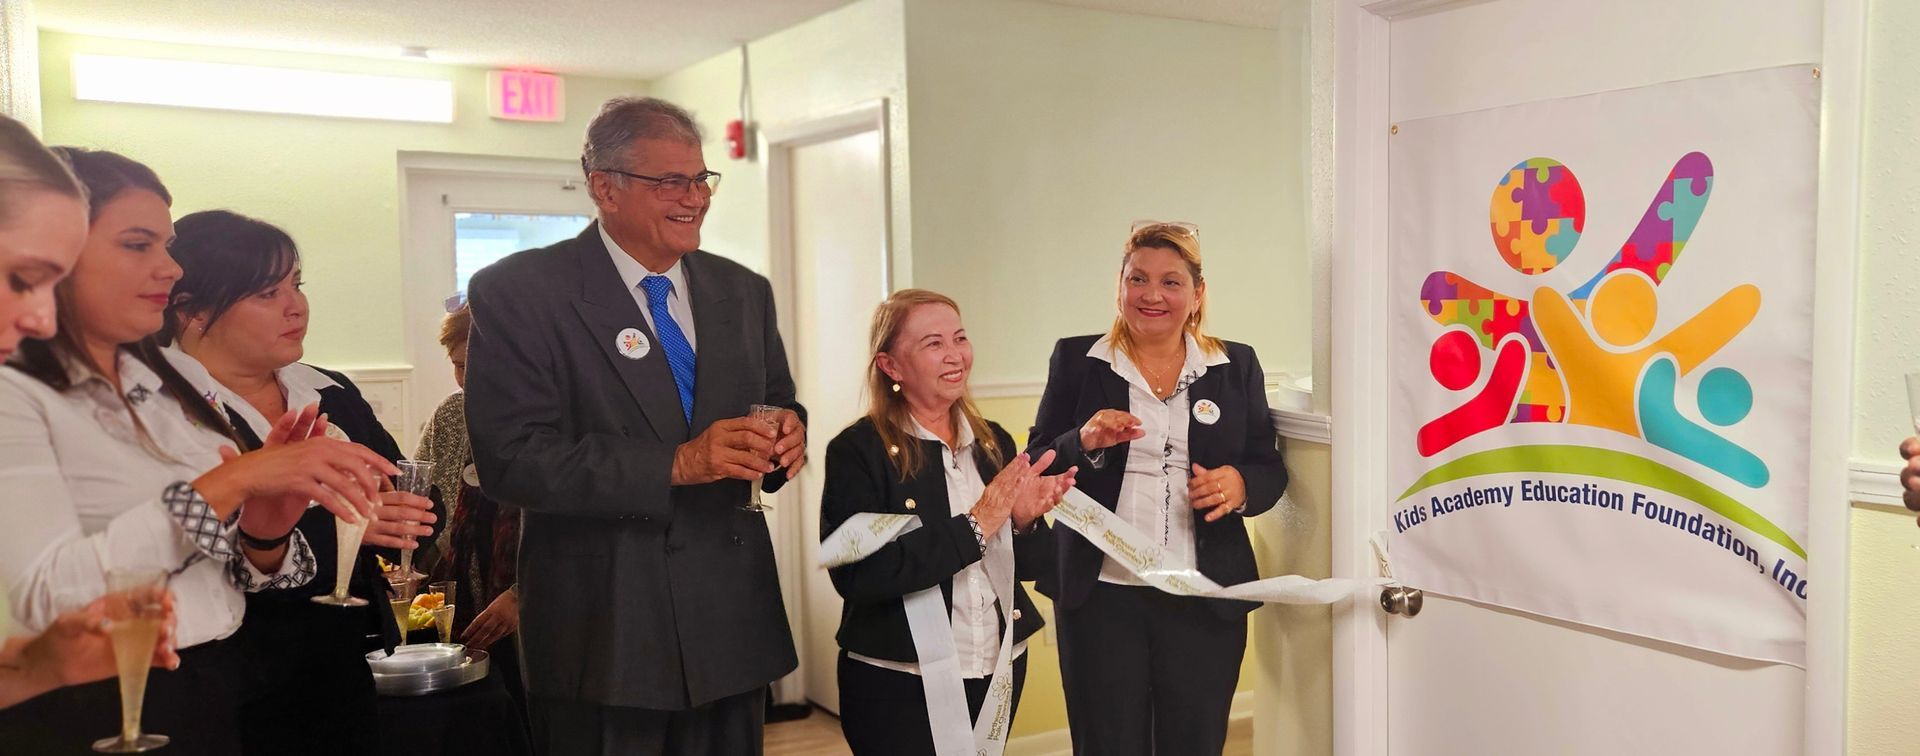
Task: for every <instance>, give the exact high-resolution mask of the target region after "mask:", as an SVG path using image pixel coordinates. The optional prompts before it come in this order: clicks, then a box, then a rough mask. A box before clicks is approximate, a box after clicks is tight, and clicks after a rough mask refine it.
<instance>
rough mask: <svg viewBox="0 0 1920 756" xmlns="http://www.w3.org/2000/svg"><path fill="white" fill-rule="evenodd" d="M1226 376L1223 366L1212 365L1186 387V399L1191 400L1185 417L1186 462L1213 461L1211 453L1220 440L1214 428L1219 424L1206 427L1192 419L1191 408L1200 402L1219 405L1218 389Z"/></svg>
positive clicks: (1224, 381) (1219, 392) (1204, 424)
mask: <svg viewBox="0 0 1920 756" xmlns="http://www.w3.org/2000/svg"><path fill="white" fill-rule="evenodd" d="M1226 375H1227V371H1226V366H1225V365H1214V366H1213V367H1210V368H1207V374H1206V375H1203V376H1200V379H1199V380H1197V381H1194V382H1193V385H1192V386H1188V387H1187V397H1188V398H1189V399H1190V400H1191V401H1189V402H1187V417H1186V423H1187V459H1188V460H1191V461H1195V462H1198V461H1199V460H1203V459H1214V456H1213V451H1214V448H1215V447H1216V446H1218V444H1219V440H1220V439H1219V438H1218V434H1217V433H1216V432H1215V431H1214V428H1215V427H1216V426H1218V425H1219V424H1218V423H1217V422H1216V423H1215V424H1214V425H1207V424H1206V423H1203V422H1200V421H1199V420H1196V419H1194V414H1193V406H1194V405H1196V404H1199V403H1200V402H1201V400H1212V401H1213V403H1214V404H1215V405H1216V406H1217V405H1219V404H1220V394H1221V391H1220V389H1221V387H1222V386H1223V385H1224V384H1225V383H1226ZM1222 412H1224V408H1223V409H1222Z"/></svg>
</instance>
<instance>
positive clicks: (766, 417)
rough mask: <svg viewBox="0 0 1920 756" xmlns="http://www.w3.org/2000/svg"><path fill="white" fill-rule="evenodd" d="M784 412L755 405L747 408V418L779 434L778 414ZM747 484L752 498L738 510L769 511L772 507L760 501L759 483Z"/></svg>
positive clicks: (765, 405) (762, 405)
mask: <svg viewBox="0 0 1920 756" xmlns="http://www.w3.org/2000/svg"><path fill="white" fill-rule="evenodd" d="M785 411H786V408H785V407H775V406H772V405H767V404H755V405H753V406H751V407H748V408H747V417H750V418H753V419H754V420H756V421H759V422H760V423H761V424H762V425H765V426H767V427H768V428H772V429H773V431H774V433H776V434H778V433H779V432H780V413H782V412H785ZM747 483H748V485H749V490H751V491H752V492H753V497H752V498H750V499H748V500H747V503H746V505H745V506H742V507H740V508H741V509H744V510H747V511H748V512H765V511H767V510H769V509H772V508H773V505H771V504H767V503H765V502H762V501H761V500H760V481H757V480H750V481H747Z"/></svg>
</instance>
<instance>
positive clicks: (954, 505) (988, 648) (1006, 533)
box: [847, 420, 1027, 678]
mask: <svg viewBox="0 0 1920 756" xmlns="http://www.w3.org/2000/svg"><path fill="white" fill-rule="evenodd" d="M911 430H912V431H913V435H914V436H915V437H916V438H919V439H921V440H923V441H940V469H941V470H942V471H943V472H944V473H945V477H946V481H947V505H948V507H949V508H950V509H951V510H952V511H953V512H955V513H961V512H965V511H966V510H968V509H971V508H972V507H973V503H974V502H976V501H979V500H980V496H981V494H983V493H985V492H986V490H987V484H986V482H985V481H983V480H981V478H980V468H979V466H978V465H976V464H975V463H974V459H973V454H974V451H975V449H974V437H973V428H971V427H969V426H968V425H967V424H966V423H960V424H959V427H958V428H956V429H955V430H956V431H957V432H958V436H957V438H956V440H957V441H958V442H959V444H960V448H958V449H955V448H953V447H951V446H948V445H947V443H946V442H945V441H941V440H940V437H939V436H936V435H934V434H933V432H932V431H929V430H927V428H926V426H924V425H921V424H920V421H919V420H914V421H913V428H912V429H911ZM987 548H989V549H1009V550H1011V549H1012V548H1013V524H1012V523H1011V522H1009V523H1008V524H1007V526H1006V527H1003V528H1001V529H1000V530H999V532H997V533H994V534H993V538H990V539H988V540H987ZM999 607H1000V601H999V599H997V598H995V597H994V595H993V583H992V582H991V581H989V580H988V579H987V564H986V560H985V559H984V558H983V559H981V560H979V561H976V562H974V563H973V564H969V565H967V566H966V568H964V569H962V570H960V571H959V572H957V573H954V576H953V612H952V620H953V644H954V649H955V651H956V652H957V653H956V657H957V658H959V660H960V676H961V677H967V678H974V677H988V676H991V675H992V674H993V667H994V664H995V663H997V662H999V660H1000V609H999ZM1026 651H1027V644H1026V641H1021V642H1020V643H1018V644H1016V645H1015V646H1014V647H1013V658H1015V659H1018V658H1020V655H1021V654H1023V653H1026ZM847 658H849V659H853V660H855V661H861V662H865V663H867V664H871V665H873V666H876V667H880V668H883V669H891V670H893V671H895V672H906V673H908V674H913V675H918V674H920V665H918V664H912V663H908V662H897V661H888V660H886V659H875V658H872V657H868V656H861V655H860V654H856V653H851V652H849V653H848V654H847Z"/></svg>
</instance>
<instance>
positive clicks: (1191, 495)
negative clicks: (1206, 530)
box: [1187, 464, 1247, 522]
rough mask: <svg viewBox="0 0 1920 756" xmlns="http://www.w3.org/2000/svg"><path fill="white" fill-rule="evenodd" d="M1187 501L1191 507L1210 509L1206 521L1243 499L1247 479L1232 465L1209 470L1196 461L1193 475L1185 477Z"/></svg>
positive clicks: (1222, 513)
mask: <svg viewBox="0 0 1920 756" xmlns="http://www.w3.org/2000/svg"><path fill="white" fill-rule="evenodd" d="M1187 503H1188V504H1189V505H1191V506H1192V507H1193V508H1194V509H1205V510H1211V511H1208V512H1207V522H1213V521H1214V520H1218V519H1220V518H1222V517H1225V516H1227V515H1230V514H1233V510H1236V509H1239V508H1240V507H1241V506H1242V505H1244V504H1246V503H1247V481H1246V480H1245V479H1244V478H1241V477H1240V471H1239V470H1235V469H1233V466H1232V465H1222V466H1220V467H1216V468H1213V469H1211V470H1209V469H1207V468H1205V467H1201V466H1200V465H1197V464H1196V465H1194V466H1193V477H1190V478H1187Z"/></svg>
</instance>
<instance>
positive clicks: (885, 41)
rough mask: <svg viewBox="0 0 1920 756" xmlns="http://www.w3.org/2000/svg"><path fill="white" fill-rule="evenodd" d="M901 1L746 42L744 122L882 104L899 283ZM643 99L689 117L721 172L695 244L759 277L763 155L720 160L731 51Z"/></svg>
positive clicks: (905, 225) (869, 2)
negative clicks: (747, 113) (747, 116)
mask: <svg viewBox="0 0 1920 756" xmlns="http://www.w3.org/2000/svg"><path fill="white" fill-rule="evenodd" d="M902 2H903V0H861V1H860V2H856V3H853V4H851V5H848V6H846V7H844V8H841V9H839V10H836V11H833V12H831V13H826V14H823V15H821V16H818V17H815V18H813V19H811V20H808V21H806V22H803V23H801V24H799V25H797V26H794V27H791V28H788V29H785V30H782V31H780V32H776V33H774V34H772V35H769V36H767V37H763V38H761V39H757V40H754V41H752V42H750V43H748V45H747V56H748V61H749V64H750V66H751V73H752V82H753V86H752V89H753V120H754V121H755V122H756V124H757V125H758V126H760V127H761V128H762V129H767V128H774V129H777V128H779V127H781V126H784V125H788V124H792V123H797V122H800V121H803V120H806V119H808V118H814V117H818V116H825V115H832V114H835V113H839V112H843V111H846V110H848V109H851V108H853V107H855V106H858V105H862V104H864V103H868V102H872V101H874V100H879V99H885V100H886V101H887V106H888V122H889V129H888V135H887V137H888V142H889V151H888V166H889V170H890V171H891V173H892V182H891V183H892V192H891V201H892V213H893V216H892V225H893V228H892V240H893V251H894V259H895V261H896V281H898V282H900V285H902V286H905V285H906V283H905V282H906V281H907V280H908V278H907V275H908V274H907V270H906V269H905V263H907V262H910V261H911V259H912V258H911V255H910V253H909V252H908V248H907V242H908V239H909V237H910V234H909V233H908V231H909V229H910V228H911V227H912V216H911V214H910V212H909V211H910V209H911V208H912V204H911V202H910V199H911V197H910V190H911V186H910V184H909V182H908V181H907V167H908V157H909V156H908V148H907V145H908V135H907V72H906V65H907V64H906V47H905V44H906V43H905V41H904V39H903V36H904V33H905V32H904V22H903V20H902V15H901V14H902V7H901V6H902ZM653 94H654V95H655V96H657V97H661V98H664V99H666V100H669V101H672V102H674V103H676V104H679V105H680V106H682V107H685V108H687V109H688V110H691V111H693V115H694V118H695V119H696V120H698V121H699V122H700V125H701V127H702V128H704V129H705V130H706V132H707V134H706V136H707V165H708V167H710V168H712V169H714V170H717V171H721V172H722V173H723V174H725V177H724V178H723V179H722V183H721V187H720V189H721V193H720V194H718V195H716V196H715V198H714V202H713V209H711V210H709V211H708V213H707V220H706V224H705V226H704V227H703V228H702V230H701V246H703V247H705V248H706V249H708V250H710V251H713V252H717V253H720V254H725V255H728V256H730V257H733V258H734V259H737V260H740V261H741V262H742V263H744V264H746V265H748V266H749V267H752V268H753V269H755V270H758V271H760V272H762V273H765V272H767V265H768V263H767V259H768V258H767V256H768V254H769V253H770V250H769V242H768V240H767V234H768V220H767V207H768V204H767V203H768V199H767V176H766V170H767V164H766V160H765V156H756V158H755V160H753V161H752V162H743V161H738V160H731V159H728V158H727V148H726V131H725V126H726V123H727V122H728V121H731V120H733V119H734V118H736V117H738V114H739V107H740V106H739V99H740V53H739V52H738V51H734V52H729V53H726V54H723V55H718V56H715V57H713V58H709V59H707V60H705V61H701V62H700V63H696V64H694V65H692V66H689V67H687V68H683V69H681V70H678V71H675V72H673V73H670V74H668V75H666V76H663V77H661V78H659V79H656V80H654V82H653Z"/></svg>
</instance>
